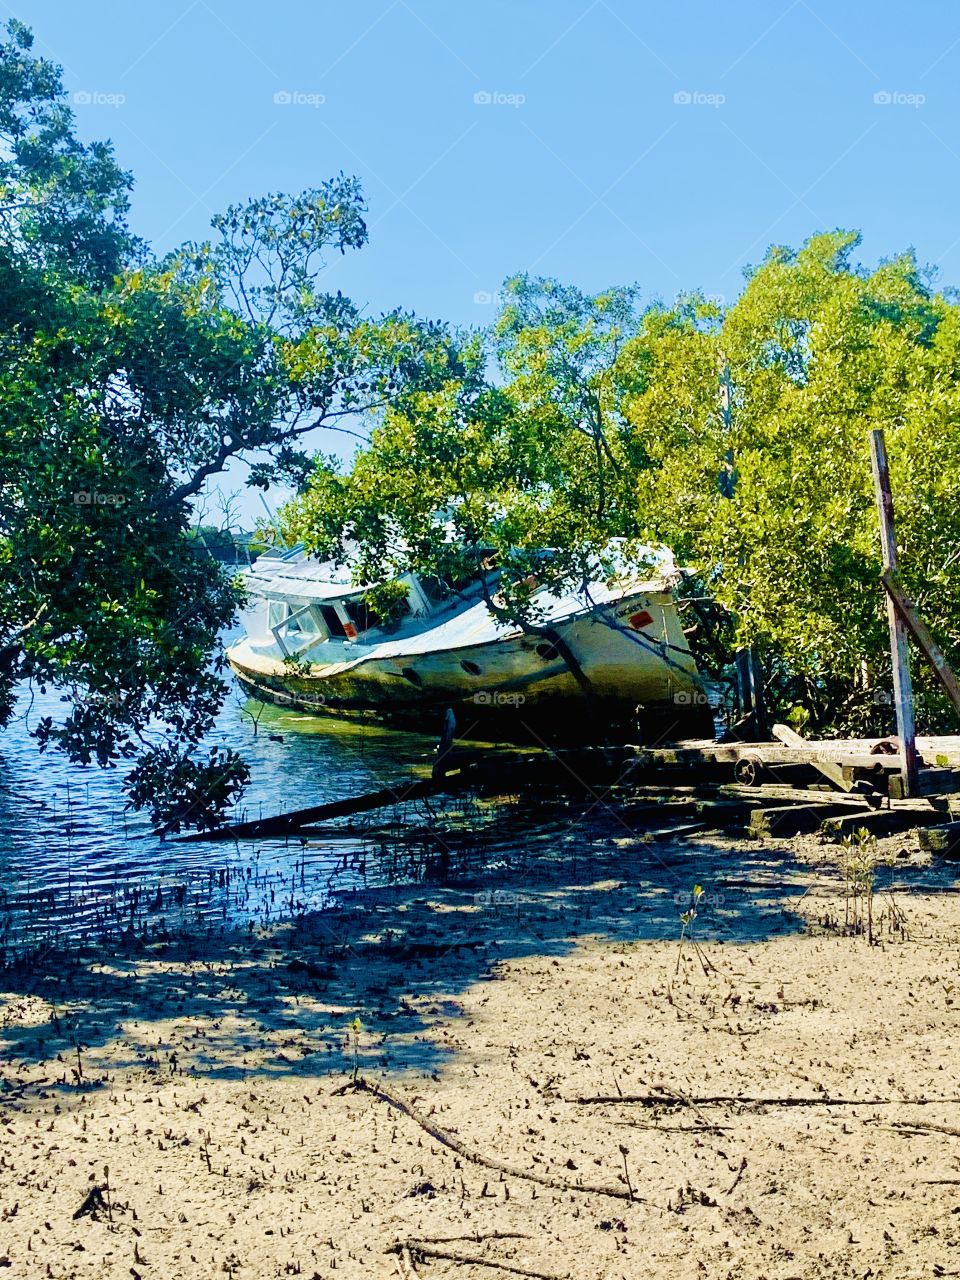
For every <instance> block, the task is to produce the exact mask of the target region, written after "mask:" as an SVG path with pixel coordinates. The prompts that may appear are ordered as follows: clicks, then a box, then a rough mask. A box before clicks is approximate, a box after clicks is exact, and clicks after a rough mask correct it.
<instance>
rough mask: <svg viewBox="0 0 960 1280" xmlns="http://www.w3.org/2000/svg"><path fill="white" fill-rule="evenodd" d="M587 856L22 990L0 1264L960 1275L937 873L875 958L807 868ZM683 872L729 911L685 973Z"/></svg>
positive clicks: (52, 978)
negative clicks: (832, 921) (840, 925)
mask: <svg viewBox="0 0 960 1280" xmlns="http://www.w3.org/2000/svg"><path fill="white" fill-rule="evenodd" d="M911 840H914V842H915V838H913V837H910V838H904V837H899V838H893V839H891V840H890V841H883V842H881V844H882V845H883V846H885V847H884V850H883V851H884V852H885V853H889V854H890V856H891V857H895V855H896V853H897V852H899V851H900V849H901V848H904V847H906V846H909V845H910V842H911ZM584 845H585V847H581V846H580V845H578V844H577V843H576V841H572V842H568V844H567V846H566V850H565V851H564V852H562V853H558V852H554V853H553V854H548V855H545V857H544V860H543V861H542V862H538V861H537V860H536V859H531V863H530V866H529V867H528V868H527V869H526V870H525V871H524V870H514V871H513V872H512V873H510V874H507V872H504V873H503V875H502V878H501V881H500V882H499V883H498V884H497V887H496V888H494V887H492V886H491V884H490V882H489V881H487V882H486V883H485V884H483V885H482V886H481V887H479V888H478V887H477V886H476V885H475V884H460V885H456V884H454V885H452V886H451V885H448V886H438V885H433V884H430V885H426V884H419V885H412V886H395V887H393V888H391V889H389V890H388V891H386V892H383V891H379V892H380V897H379V899H378V898H377V896H376V895H377V893H378V891H377V890H368V891H360V893H359V894H358V895H356V896H355V899H354V901H353V902H351V904H350V905H349V906H344V907H342V908H341V909H340V910H339V911H338V912H333V913H330V912H325V913H317V914H315V915H312V916H307V917H305V918H304V919H303V920H302V921H300V922H298V923H296V924H287V925H284V926H281V927H280V928H277V929H274V930H271V931H270V932H269V933H264V932H262V931H261V932H260V933H258V934H257V935H256V936H254V937H252V938H250V937H248V938H231V939H227V938H225V939H220V940H217V939H212V940H210V939H208V940H201V939H193V940H189V939H188V940H180V941H175V942H171V943H167V944H154V945H149V946H146V947H138V948H136V949H135V950H132V951H128V952H127V953H126V954H123V952H122V949H119V950H117V951H115V953H114V954H112V955H110V954H106V953H101V954H100V956H99V961H98V962H97V961H93V960H91V959H90V958H89V957H88V958H87V959H84V960H83V961H79V960H76V961H75V962H73V963H72V965H70V964H67V965H60V966H59V967H58V968H55V969H53V970H48V971H46V972H44V971H32V972H31V971H26V970H24V971H23V972H20V973H17V972H16V971H14V970H8V971H7V972H6V974H5V975H4V981H3V982H2V983H0V987H2V988H3V991H4V994H3V995H2V996H0V1120H2V1127H0V1162H2V1163H0V1169H2V1171H3V1181H2V1184H0V1191H2V1198H0V1213H3V1215H4V1233H3V1239H2V1242H0V1261H4V1260H9V1264H10V1266H11V1274H13V1275H18V1274H22V1275H38V1276H40V1275H49V1276H52V1277H54V1278H55V1280H60V1278H61V1277H62V1278H63V1280H66V1278H67V1277H71V1278H73V1277H75V1278H77V1280H79V1278H80V1277H87V1276H90V1277H94V1276H96V1277H99V1276H110V1275H116V1276H118V1277H120V1276H129V1275H131V1274H133V1275H135V1276H136V1275H139V1276H140V1277H141V1280H149V1277H150V1276H151V1275H163V1276H164V1277H171V1278H173V1277H179V1276H184V1277H187V1276H190V1277H193V1276H198V1277H199V1276H210V1277H213V1276H218V1277H222V1276H224V1275H235V1276H237V1277H245V1276H249V1277H261V1276H282V1275H293V1274H299V1275H305V1276H308V1277H314V1276H319V1277H321V1278H322V1280H327V1278H328V1277H329V1278H331V1280H339V1278H340V1277H354V1276H356V1277H360V1276H381V1275H383V1276H388V1275H394V1276H396V1275H401V1276H403V1275H407V1276H408V1277H409V1276H411V1275H418V1276H427V1277H431V1278H433V1280H445V1277H447V1276H453V1275H457V1276H458V1277H459V1276H467V1277H473V1276H477V1277H481V1276H483V1277H495V1276H496V1275H498V1274H506V1275H510V1274H530V1275H547V1276H558V1277H559V1276H566V1275H570V1276H575V1277H591V1278H592V1277H597V1280H601V1278H602V1280H608V1278H609V1280H619V1277H622V1276H633V1275H640V1274H656V1275H658V1277H659V1276H664V1277H667V1278H668V1280H670V1278H672V1277H677V1280H679V1278H680V1277H683V1278H684V1280H686V1277H690V1276H695V1275H703V1276H706V1277H714V1276H716V1277H724V1278H729V1280H760V1277H764V1276H765V1277H771V1278H772V1277H777V1278H778V1280H789V1278H790V1277H794V1276H797V1277H804V1278H805V1277H808V1276H809V1277H814V1276H817V1277H820V1276H829V1277H832V1276H836V1277H840V1276H852V1275H863V1274H864V1273H865V1272H867V1271H868V1270H869V1269H871V1268H872V1272H873V1275H874V1276H875V1277H890V1280H894V1278H896V1280H902V1278H903V1277H908V1276H913V1275H916V1276H920V1275H928V1274H932V1273H933V1271H932V1269H933V1268H935V1267H937V1266H939V1267H942V1268H944V1272H943V1273H944V1274H948V1273H949V1271H950V1270H951V1268H955V1267H956V1265H957V1264H956V1261H955V1256H956V1249H957V1247H960V1224H958V1214H957V1213H956V1206H957V1205H958V1192H957V1186H958V1185H960V1138H957V1137H956V1136H954V1134H953V1133H951V1132H950V1131H951V1129H952V1128H953V1127H954V1126H958V1131H960V1121H958V1114H960V1113H958V1103H960V1064H958V1063H957V1061H956V1056H955V1053H954V1041H955V1036H956V1031H957V1027H958V1021H960V1019H958V1009H960V960H958V944H960V900H958V898H957V895H956V893H955V891H954V890H955V888H956V885H955V884H954V876H953V874H952V872H951V870H950V868H949V866H942V865H941V866H936V865H934V866H928V867H927V868H926V869H925V868H924V867H923V866H922V865H920V861H919V858H918V853H917V850H916V848H914V847H909V848H908V849H907V852H908V855H909V856H908V857H907V858H906V859H902V858H901V859H900V860H899V861H897V863H896V867H895V870H896V874H897V877H898V880H899V881H901V882H903V884H904V885H905V888H904V889H898V890H897V892H896V895H895V903H896V906H897V910H898V912H902V913H903V915H904V917H905V930H901V929H899V928H898V927H896V925H897V920H898V918H899V917H898V914H896V913H895V912H894V910H893V906H892V905H891V904H889V903H888V901H887V899H888V897H889V895H888V894H887V893H886V891H885V890H882V888H881V890H879V891H878V895H877V899H876V903H877V906H876V912H877V920H878V932H879V943H878V945H875V946H868V944H867V942H866V939H865V938H864V937H862V936H854V937H851V936H842V935H841V934H838V933H837V932H836V931H834V930H830V929H826V930H825V929H824V928H823V927H822V924H821V921H822V920H823V919H824V918H826V917H828V916H830V915H833V916H834V917H835V918H840V919H842V907H843V896H842V891H841V890H840V886H839V881H838V880H837V878H836V877H835V876H834V875H830V876H827V875H826V874H825V873H824V870H823V868H822V867H818V865H817V863H818V860H820V859H821V858H823V857H824V856H826V857H827V858H833V857H834V856H835V850H831V849H829V848H825V847H824V846H822V845H819V844H818V842H817V841H815V840H814V839H812V838H810V839H805V838H803V839H797V840H791V841H773V840H771V841H766V842H757V841H753V842H749V841H741V840H730V839H725V838H722V837H716V838H707V837H703V836H691V837H687V838H686V839H673V840H662V841H654V842H650V841H649V840H643V839H640V838H634V839H633V840H632V841H630V842H629V843H628V841H627V839H626V837H624V838H623V843H622V844H621V845H620V846H617V844H616V842H611V841H609V840H607V841H606V844H605V851H600V850H599V849H598V850H593V849H591V848H590V847H589V846H587V845H586V842H584ZM544 864H546V865H544ZM614 873H616V874H614ZM714 873H715V874H714ZM694 877H698V879H697V882H698V883H699V882H701V881H702V882H703V883H704V885H705V887H706V894H705V897H706V898H709V895H710V894H712V895H713V899H714V902H713V907H712V908H711V906H710V904H709V902H707V903H705V904H704V908H703V911H702V915H701V919H700V920H698V921H697V928H696V930H695V933H694V937H695V939H696V942H697V946H693V945H692V944H690V943H689V942H687V943H685V944H684V946H683V948H682V949H681V948H680V947H679V932H680V928H679V921H678V916H679V912H680V911H682V910H683V909H684V904H683V903H682V902H680V901H679V900H678V898H679V897H680V896H682V894H683V892H688V893H689V891H690V889H692V885H693V883H694ZM911 881H912V882H913V887H911ZM881 884H882V881H881ZM677 885H681V886H682V885H686V886H687V888H686V890H683V889H678V888H677V887H676V886H677ZM941 889H942V892H941V891H938V890H941ZM355 1018H359V1019H360V1029H359V1031H358V1032H357V1035H356V1049H357V1052H356V1062H355V1061H354V1033H353V1032H352V1030H351V1024H352V1023H353V1021H354V1019H355ZM355 1067H356V1071H357V1075H358V1077H359V1079H360V1081H361V1082H363V1083H362V1084H361V1087H360V1088H356V1087H354V1085H353V1083H352V1081H353V1075H354V1068H355ZM621 1095H623V1098H624V1100H621ZM591 1099H592V1100H593V1101H591ZM630 1099H633V1100H632V1101H631V1100H630ZM749 1099H753V1100H754V1101H748V1100H749ZM936 1100H939V1101H936ZM938 1126H939V1128H938ZM451 1144H452V1145H451ZM105 1169H108V1170H109V1173H104V1170H105ZM505 1170H506V1171H505ZM95 1188H99V1189H100V1190H99V1193H97V1192H95V1191H94V1189H95ZM91 1193H93V1195H94V1202H93V1205H92V1212H91V1211H87V1212H83V1213H81V1214H80V1216H75V1215H76V1214H77V1213H78V1211H79V1210H80V1209H82V1208H83V1206H84V1204H85V1203H86V1202H87V1200H88V1198H89V1197H90V1195H91ZM98 1194H99V1196H100V1197H102V1201H103V1203H100V1202H99V1200H98V1198H97V1197H98ZM108 1205H109V1207H108ZM111 1216H112V1221H111ZM404 1242H407V1243H408V1245H409V1251H408V1252H407V1253H405V1252H404ZM418 1244H419V1246H420V1247H419V1248H418ZM395 1246H396V1248H397V1249H398V1250H399V1251H398V1252H390V1250H391V1249H393V1248H394V1247H395ZM444 1253H446V1254H454V1255H456V1257H453V1258H451V1257H441V1256H438V1255H440V1254H444ZM470 1259H474V1261H472V1262H471V1261H470ZM478 1259H479V1260H480V1261H477V1260H478ZM491 1263H496V1264H497V1265H496V1266H491V1265H489V1264H491ZM500 1264H502V1266H501V1265H500ZM298 1268H299V1270H298ZM504 1268H506V1270H504ZM511 1268H512V1270H510V1269H511Z"/></svg>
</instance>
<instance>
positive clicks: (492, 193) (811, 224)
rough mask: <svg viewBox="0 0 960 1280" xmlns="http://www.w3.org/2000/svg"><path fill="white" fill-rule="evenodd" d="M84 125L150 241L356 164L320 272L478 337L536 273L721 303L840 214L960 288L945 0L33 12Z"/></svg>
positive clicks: (954, 45) (420, 1)
mask: <svg viewBox="0 0 960 1280" xmlns="http://www.w3.org/2000/svg"><path fill="white" fill-rule="evenodd" d="M3 10H5V11H6V12H7V14H8V15H14V14H15V15H16V16H17V17H19V18H21V19H22V20H23V21H25V22H27V23H28V24H30V25H31V26H32V27H33V29H34V32H35V34H36V37H37V47H38V49H39V51H40V52H42V53H44V54H45V55H47V56H49V57H52V58H54V59H56V61H58V62H59V63H61V64H62V66H63V68H64V77H65V82H66V86H67V89H68V91H69V93H70V95H71V98H72V99H73V100H74V102H75V104H76V105H75V110H76V113H77V118H78V121H79V129H80V131H81V133H82V135H83V136H85V137H90V138H92V137H104V136H108V137H111V138H112V139H113V140H114V143H115V145H116V150H117V154H118V157H119V159H120V161H121V162H122V163H123V164H124V165H125V166H127V167H129V168H130V169H132V170H133V172H134V174H135V177H136V184H137V185H136V189H135V193H134V199H133V212H132V221H133V224H134V227H135V229H136V230H137V231H138V232H139V233H140V234H142V235H144V236H146V237H147V238H148V239H150V240H152V241H153V242H154V244H155V245H156V247H157V248H158V249H160V250H166V249H169V248H171V247H173V246H174V245H176V244H178V243H180V242H181V241H183V240H187V239H197V238H201V237H202V236H203V235H204V233H205V229H206V227H207V225H208V222H209V218H210V216H211V214H212V213H213V212H216V211H217V210H220V209H222V208H224V207H225V206H227V205H228V204H230V203H231V202H233V201H238V200H242V199H244V198H246V197H248V196H251V195H256V194H261V193H264V192H266V191H277V190H282V191H295V190H299V189H302V188H304V187H309V186H310V185H312V184H315V183H317V182H319V181H320V180H322V179H323V178H325V177H328V176H330V175H332V174H334V173H336V172H337V171H339V170H341V169H342V170H344V171H346V172H348V173H355V174H357V175H358V176H359V177H360V178H361V179H362V181H363V184H364V188H365V191H366V194H367V198H368V201H369V205H370V213H369V228H370V244H369V246H368V247H367V248H365V249H363V250H362V251H360V252H359V253H356V254H352V255H350V256H348V257H346V258H343V259H340V258H338V259H337V260H336V261H335V262H331V264H330V267H329V270H328V283H329V287H331V288H340V289H343V291H344V292H345V293H348V294H349V295H350V296H352V297H353V298H354V299H355V300H357V301H359V302H361V303H364V304H366V305H367V306H369V308H370V309H371V310H372V311H379V310H383V309H388V308H390V307H393V306H397V305H400V306H404V307H408V308H411V309H413V310H415V311H416V312H418V313H419V314H425V315H431V316H440V317H445V318H448V319H451V320H454V321H457V322H461V323H486V322H488V321H489V320H490V319H491V317H492V314H493V306H492V304H491V301H490V300H491V299H492V298H493V297H495V295H496V291H497V288H498V286H499V284H500V282H501V281H502V280H503V278H504V277H505V276H506V275H508V274H510V273H512V272H515V271H518V270H532V271H534V272H537V273H540V274H546V275H555V276H558V277H560V278H561V279H563V280H565V281H568V282H571V283H575V284H577V285H580V286H581V287H583V288H587V289H593V290H599V289H601V288H603V287H605V286H607V285H609V284H613V283H627V282H633V281H635V282H637V283H638V284H639V285H640V286H641V288H642V290H643V291H644V293H645V294H646V295H647V296H648V297H662V298H671V297H672V296H673V295H674V294H675V293H676V292H677V291H678V290H681V289H687V288H694V287H700V288H702V289H704V291H705V292H707V293H708V294H711V295H715V296H719V297H720V298H723V299H726V300H727V301H731V300H732V299H733V298H735V297H736V295H737V293H738V291H739V289H740V287H741V284H742V271H743V268H744V266H745V265H747V264H749V263H751V262H756V261H757V260H759V259H760V258H761V257H762V256H763V253H764V251H765V250H766V248H767V246H768V245H770V244H771V243H775V242H778V243H792V244H798V243H799V242H800V241H802V240H803V239H804V238H805V237H807V236H808V235H810V234H811V233H812V232H814V231H818V230H823V229H826V228H832V227H836V226H843V227H853V228H858V229H860V230H861V231H862V232H863V235H864V245H863V250H862V255H863V257H864V259H865V260H867V261H875V260H876V259H878V258H880V257H883V256H886V255H889V254H892V253H895V252H897V251H899V250H901V249H903V248H905V247H908V246H914V247H915V248H916V250H917V252H918V254H919V256H920V258H921V260H922V261H924V262H930V263H935V264H937V265H938V266H939V267H940V268H941V277H940V278H941V281H942V283H943V284H957V283H960V221H958V218H957V210H958V209H960V129H958V127H957V125H958V122H960V110H958V107H960V76H958V74H957V71H958V65H960V6H957V5H956V4H955V3H949V2H948V0H918V2H917V3H914V4H913V5H911V6H910V7H909V9H906V8H903V7H901V6H894V5H882V4H876V3H866V2H865V0H847V2H846V3H844V4H843V5H837V4H827V3H826V0H816V3H809V2H808V0H763V2H759V0H741V2H739V3H736V4H733V5H718V4H716V3H705V2H703V0H686V3H683V4H673V5H664V4H656V5H653V4H640V3H636V2H634V3H630V2H629V0H549V2H548V0H482V2H481V3H475V4H467V3H464V2H463V0H460V2H459V3H458V2H457V0H354V3H352V4H349V5H343V4H331V3H328V2H327V0H273V3H271V4H269V5H264V4H263V3H262V2H260V3H254V0H155V2H154V3H153V4H151V5H145V4H144V5H142V4H134V3H131V2H130V0H110V2H108V0H85V3H83V4H69V5H68V4H67V3H65V0H59V3H51V2H50V0H23V2H22V3H19V4H16V5H15V6H14V7H13V8H10V7H9V6H8V5H7V4H5V3H2V2H0V12H2V11H3Z"/></svg>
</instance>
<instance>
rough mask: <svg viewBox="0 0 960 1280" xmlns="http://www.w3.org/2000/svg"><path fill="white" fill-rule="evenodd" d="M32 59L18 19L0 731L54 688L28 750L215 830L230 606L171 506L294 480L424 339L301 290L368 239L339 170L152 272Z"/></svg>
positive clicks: (10, 130)
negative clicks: (332, 259) (242, 474)
mask: <svg viewBox="0 0 960 1280" xmlns="http://www.w3.org/2000/svg"><path fill="white" fill-rule="evenodd" d="M31 43H32V37H31V36H30V33H29V32H28V31H27V29H26V28H25V27H23V26H22V25H21V24H19V23H16V22H13V23H11V24H10V25H9V26H8V39H7V40H6V41H5V42H2V43H0V497H2V501H0V725H3V724H5V723H7V722H8V721H9V718H10V716H11V715H12V713H13V706H14V697H15V692H16V687H17V685H18V683H20V682H24V681H27V682H32V683H33V684H34V685H35V686H38V687H40V688H42V689H52V690H55V691H57V692H58V693H59V695H60V698H61V702H62V704H63V708H64V709H63V712H62V714H61V715H59V716H53V715H50V716H47V717H45V718H44V719H42V720H41V721H40V723H39V725H38V726H37V729H36V737H37V740H38V743H39V745H40V747H41V748H50V747H57V748H60V749H62V750H63V751H65V752H66V753H67V754H68V755H69V756H70V758H71V759H73V760H75V761H78V762H81V763H88V762H93V761H95V762H97V763H98V764H100V765H103V766H110V767H113V766H117V765H120V764H124V765H126V766H127V768H128V769H129V770H130V772H128V774H127V786H128V791H129V795H130V799H131V803H132V804H134V805H137V806H146V807H147V808H148V809H149V810H150V812H151V815H152V817H153V820H154V822H155V823H156V824H157V825H158V826H159V827H162V828H165V829H172V828H175V827H176V826H177V825H178V824H179V823H181V822H182V823H187V824H189V825H194V826H197V825H199V826H207V825H213V824H215V823H217V822H219V821H221V820H222V810H223V807H224V806H225V805H226V804H228V803H229V802H231V801H232V800H233V799H234V798H235V797H236V795H237V794H238V791H239V788H240V787H241V786H242V784H243V782H244V780H245V778H246V767H245V766H244V765H243V763H242V761H240V760H238V759H237V758H236V757H235V756H233V755H231V754H229V753H228V754H218V753H214V754H212V755H210V754H207V755H202V754H201V748H200V744H201V740H202V738H203V736H204V734H205V733H206V732H207V731H208V730H209V728H210V726H211V724H212V721H213V717H214V715H215V714H216V712H217V710H218V708H219V706H220V704H221V703H222V700H223V697H224V695H225V692H226V686H225V684H224V682H223V680H222V679H221V672H222V666H223V657H222V653H221V649H220V642H219V636H220V633H221V631H222V630H223V628H224V627H225V626H227V625H229V624H230V623H231V622H232V620H233V618H234V616H235V612H236V607H237V604H238V602H239V599H240V594H239V590H238V587H237V584H236V583H235V582H234V581H233V578H232V572H231V571H229V570H227V569H225V568H223V567H222V566H220V565H218V564H217V563H216V562H215V561H213V560H211V558H210V556H209V555H208V554H207V552H206V551H204V550H203V548H202V546H201V545H199V544H198V542H197V540H196V538H195V537H193V536H191V524H192V512H191V504H192V502H193V501H194V499H196V498H197V497H198V495H201V494H203V493H204V491H205V486H206V485H207V484H208V481H209V480H210V478H211V477H213V476H216V475H218V474H219V473H221V472H222V471H223V470H224V468H225V467H227V466H228V464H229V463H230V462H231V460H233V459H236V458H246V457H250V456H251V455H252V457H251V468H250V480H251V482H252V483H254V484H257V485H261V486H264V485H267V484H269V483H271V482H272V481H274V480H277V479H280V480H284V481H287V482H291V483H293V484H295V485H299V484H300V483H302V482H303V480H304V478H305V476H306V474H307V473H308V471H309V470H310V466H311V464H310V463H309V462H308V460H307V459H306V457H305V455H304V454H303V452H302V450H301V449H300V447H299V440H300V437H301V436H303V435H304V434H305V433H307V432H308V431H311V430H313V429H315V428H316V427H318V426H326V427H329V428H332V429H334V430H345V431H349V432H351V433H353V428H352V427H351V426H350V425H348V423H349V421H352V420H353V417H354V415H356V414H357V413H362V412H364V411H372V410H374V409H376V408H377V407H380V406H382V405H384V404H385V403H386V402H387V401H388V400H389V399H390V398H392V397H398V396H401V395H402V394H404V392H405V391H406V390H407V389H408V388H410V387H412V386H414V385H415V384H416V383H417V381H418V379H421V378H425V379H426V381H427V382H428V383H430V384H431V385H432V384H433V383H435V382H436V376H435V374H434V371H433V362H434V359H435V353H436V352H438V351H442V350H443V348H444V339H443V330H442V327H441V326H437V325H429V324H426V323H424V322H422V321H418V320H415V319H413V318H410V317H404V316H402V315H399V314H391V315H389V316H386V317H382V318H381V319H379V320H378V319H374V318H361V317H360V316H359V313H358V311H357V309H356V308H355V307H354V306H353V304H352V303H351V302H350V301H349V299H346V298H344V297H342V295H340V294H339V293H338V294H335V295H332V294H326V293H324V292H323V291H322V289H321V288H320V286H319V279H320V273H321V271H322V267H323V262H324V258H325V255H326V254H327V253H330V252H340V253H344V252H346V251H347V250H348V249H356V248H359V247H360V246H362V245H363V243H364V242H365V239H366V226H365V223H364V218H363V212H364V203H363V196H362V192H361V191H360V188H359V185H358V183H357V181H356V179H353V178H347V177H344V176H343V175H340V176H339V177H338V178H335V179H333V180H331V181H330V182H327V183H325V184H323V185H322V186H320V187H318V188H316V189H315V190H312V191H307V192H305V193H303V194H302V195H300V196H295V197H288V196H282V195H273V196H267V197H264V198H262V199H257V200H251V201H249V202H248V203H246V204H243V205H238V206H235V207H233V208H231V209H228V210H227V211H226V213H224V214H223V215H222V216H219V217H217V218H215V219H214V222H213V235H212V237H211V239H210V240H209V241H207V242H205V243H204V244H201V245H187V246H184V248H182V249H181V250H179V251H178V252H176V253H174V254H172V255H170V257H168V258H167V259H165V260H164V261H157V260H156V259H155V258H154V257H153V256H152V255H151V254H150V252H149V250H148V248H147V246H145V245H143V244H142V243H140V242H138V241H137V240H135V239H134V238H133V237H132V236H131V235H130V234H129V232H128V230H127V228H126V224H125V220H124V219H125V213H126V208H127V193H128V190H129V188H130V185H131V178H130V175H129V174H126V173H124V172H123V171H122V170H120V169H119V168H118V166H117V165H116V163H115V161H114V159H113V155H112V151H111V148H110V146H109V144H107V143H91V144H85V143H82V142H81V141H80V140H79V139H78V138H77V136H76V133H75V130H74V121H73V116H72V113H71V112H70V110H69V108H68V107H67V106H66V104H65V102H64V101H63V89H62V84H61V78H60V72H59V69H58V68H57V67H55V66H54V65H53V64H51V63H49V62H47V61H45V60H44V59H41V58H36V57H35V56H34V55H33V54H32V52H31Z"/></svg>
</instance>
